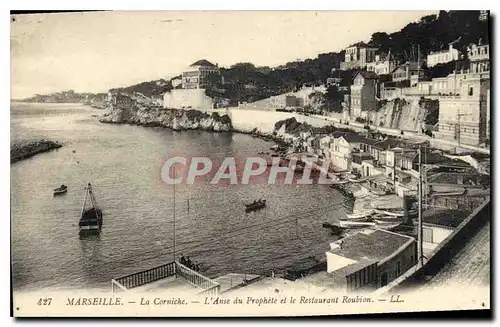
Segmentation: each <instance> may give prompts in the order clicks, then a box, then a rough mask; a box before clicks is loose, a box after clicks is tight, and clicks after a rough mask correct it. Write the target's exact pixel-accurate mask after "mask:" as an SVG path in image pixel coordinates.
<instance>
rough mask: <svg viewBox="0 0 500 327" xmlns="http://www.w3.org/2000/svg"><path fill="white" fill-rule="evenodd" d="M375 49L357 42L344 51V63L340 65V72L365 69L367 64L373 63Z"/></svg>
mask: <svg viewBox="0 0 500 327" xmlns="http://www.w3.org/2000/svg"><path fill="white" fill-rule="evenodd" d="M377 50H378V49H377V48H373V47H371V46H369V45H368V44H366V43H363V42H359V43H356V44H354V45H352V46H350V47H348V48H347V49H345V55H344V61H343V62H341V63H340V69H341V70H349V69H356V68H365V67H366V65H367V64H368V63H369V62H373V61H375V53H376V52H377Z"/></svg>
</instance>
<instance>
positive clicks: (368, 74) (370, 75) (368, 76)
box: [354, 70, 378, 79]
mask: <svg viewBox="0 0 500 327" xmlns="http://www.w3.org/2000/svg"><path fill="white" fill-rule="evenodd" d="M358 75H361V76H363V78H365V79H378V75H377V74H375V72H371V71H370V72H368V71H364V70H362V71H360V72H358V73H357V74H356V76H355V77H354V78H356V77H357V76H358Z"/></svg>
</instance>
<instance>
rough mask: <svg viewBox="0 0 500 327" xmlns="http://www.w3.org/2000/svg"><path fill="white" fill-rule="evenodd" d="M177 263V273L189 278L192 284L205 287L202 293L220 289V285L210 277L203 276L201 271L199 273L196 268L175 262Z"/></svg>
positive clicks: (186, 278)
mask: <svg viewBox="0 0 500 327" xmlns="http://www.w3.org/2000/svg"><path fill="white" fill-rule="evenodd" d="M175 264H176V274H177V276H180V277H182V278H184V279H185V280H187V281H188V282H189V283H191V284H192V285H194V286H196V287H198V288H201V289H203V291H201V292H200V293H203V292H209V291H212V290H213V291H218V289H220V285H219V284H218V283H216V282H214V281H213V280H211V279H210V278H207V277H205V276H203V275H202V274H200V273H197V272H196V271H194V270H191V269H189V268H188V267H186V266H184V265H183V264H181V263H179V262H177V261H176V262H175Z"/></svg>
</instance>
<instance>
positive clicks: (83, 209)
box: [80, 187, 89, 217]
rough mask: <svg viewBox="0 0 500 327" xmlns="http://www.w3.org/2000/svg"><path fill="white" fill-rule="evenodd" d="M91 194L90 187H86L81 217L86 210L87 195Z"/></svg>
mask: <svg viewBox="0 0 500 327" xmlns="http://www.w3.org/2000/svg"><path fill="white" fill-rule="evenodd" d="M88 194H89V191H88V188H87V187H86V188H85V197H84V198H83V205H82V213H81V214H80V217H83V213H84V212H85V203H87V195H88Z"/></svg>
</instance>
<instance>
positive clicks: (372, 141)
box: [361, 137, 380, 145]
mask: <svg viewBox="0 0 500 327" xmlns="http://www.w3.org/2000/svg"><path fill="white" fill-rule="evenodd" d="M378 142H380V140H377V139H370V138H366V137H364V138H363V140H362V141H361V143H363V144H368V145H374V144H375V143H378Z"/></svg>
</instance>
